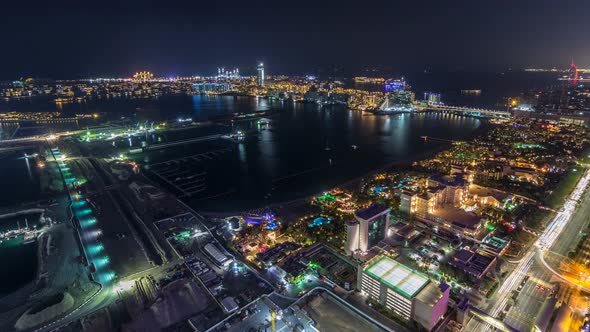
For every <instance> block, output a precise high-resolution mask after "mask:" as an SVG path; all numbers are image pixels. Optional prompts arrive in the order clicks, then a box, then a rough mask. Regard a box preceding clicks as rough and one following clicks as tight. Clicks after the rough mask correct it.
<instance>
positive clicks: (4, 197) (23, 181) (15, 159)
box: [0, 149, 40, 207]
mask: <svg viewBox="0 0 590 332" xmlns="http://www.w3.org/2000/svg"><path fill="white" fill-rule="evenodd" d="M35 152H37V151H36V150H35V149H29V150H20V151H18V152H3V153H0V183H1V184H2V190H0V207H4V206H11V205H15V204H19V203H22V202H27V201H34V200H37V199H39V198H40V184H39V172H38V170H37V168H36V167H37V166H36V162H35V159H34V158H30V159H27V158H24V154H25V153H27V154H32V153H35Z"/></svg>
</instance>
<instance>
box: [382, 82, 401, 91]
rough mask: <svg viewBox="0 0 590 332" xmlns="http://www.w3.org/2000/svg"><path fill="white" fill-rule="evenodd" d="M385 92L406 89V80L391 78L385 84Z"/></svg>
mask: <svg viewBox="0 0 590 332" xmlns="http://www.w3.org/2000/svg"><path fill="white" fill-rule="evenodd" d="M384 88H385V92H393V91H404V90H405V89H406V81H404V80H403V79H401V80H389V81H387V82H385V84H384Z"/></svg>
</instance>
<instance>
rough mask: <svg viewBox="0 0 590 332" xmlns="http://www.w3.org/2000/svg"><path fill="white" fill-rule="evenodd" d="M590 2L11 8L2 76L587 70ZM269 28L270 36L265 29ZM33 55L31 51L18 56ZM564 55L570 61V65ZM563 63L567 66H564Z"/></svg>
mask: <svg viewBox="0 0 590 332" xmlns="http://www.w3.org/2000/svg"><path fill="white" fill-rule="evenodd" d="M580 6H582V7H584V6H585V7H586V9H588V8H587V7H588V6H589V5H588V4H579V3H577V2H574V1H562V2H559V3H555V2H552V1H541V2H535V3H530V2H528V1H519V2H516V3H515V2H508V1H502V2H499V3H498V2H495V3H494V4H491V3H490V4H485V3H484V4H481V3H477V4H476V3H471V2H467V1H460V2H458V3H456V4H454V5H448V4H442V3H439V2H433V1H421V2H418V3H412V4H408V3H400V2H392V3H386V2H380V1H374V2H370V3H367V4H364V5H363V6H362V7H359V6H354V5H351V4H350V3H337V2H324V3H322V4H321V5H317V4H312V3H308V2H299V3H297V4H289V5H281V4H275V3H271V2H264V1H259V2H252V3H247V4H241V3H238V2H232V1H229V2H224V3H223V4H222V5H216V4H199V5H198V6H197V5H196V4H194V3H188V2H184V3H183V2H180V3H173V4H159V3H155V2H150V1H147V2H141V3H134V2H128V3H126V4H124V5H117V6H116V7H114V6H110V5H109V4H108V3H106V4H102V5H98V6H96V5H92V6H91V5H88V4H72V3H67V2H65V3H64V2H59V3H51V4H44V3H33V4H30V3H28V4H27V6H26V8H25V7H23V5H19V4H11V5H10V7H12V9H13V10H5V11H3V14H0V18H1V20H0V26H1V27H2V28H3V30H5V31H11V33H10V34H8V35H6V37H5V41H4V44H5V45H7V46H8V47H7V48H6V49H7V50H9V51H8V52H3V53H2V55H0V60H2V62H1V63H3V64H4V65H3V66H0V78H1V79H13V78H18V77H21V76H23V77H29V76H32V77H48V78H56V79H66V78H81V77H93V76H94V77H96V76H116V77H121V76H126V75H129V74H130V73H133V72H136V71H141V70H150V71H152V72H154V73H159V74H161V76H176V75H181V76H182V75H194V74H200V75H208V74H209V72H211V71H212V70H211V69H212V68H216V67H218V66H222V65H224V64H231V65H232V66H236V67H239V68H243V70H244V73H245V74H247V73H255V72H256V68H255V67H256V65H255V63H257V62H264V63H265V64H268V65H269V73H274V74H287V75H294V74H298V75H305V74H318V73H332V72H335V73H343V74H346V75H348V76H353V75H357V74H361V73H362V72H363V71H366V70H369V71H370V70H373V69H377V70H381V71H387V72H405V71H423V70H449V71H461V70H469V71H499V70H506V69H508V68H515V69H524V68H527V67H534V68H537V67H549V68H551V67H554V66H555V67H558V68H560V67H566V66H567V62H569V59H570V58H574V59H575V60H576V63H577V64H578V65H579V66H581V67H585V66H587V65H588V64H589V63H590V55H589V54H590V52H589V51H590V50H589V49H588V48H589V47H588V46H587V43H585V40H587V39H588V37H589V36H588V31H590V23H587V22H586V21H585V20H583V19H581V18H580V17H579V16H578V15H579V14H578V13H580V12H583V11H584V10H583V9H584V8H580ZM269 27H272V28H269ZM24 49H26V50H27V51H26V52H24V51H22V50H24ZM564 56H565V57H566V58H565V59H564ZM566 61H567V62H566Z"/></svg>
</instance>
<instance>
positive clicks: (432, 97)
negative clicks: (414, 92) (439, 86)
mask: <svg viewBox="0 0 590 332" xmlns="http://www.w3.org/2000/svg"><path fill="white" fill-rule="evenodd" d="M424 100H425V101H427V102H428V104H440V103H441V101H440V93H434V92H424Z"/></svg>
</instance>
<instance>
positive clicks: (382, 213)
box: [349, 203, 390, 251]
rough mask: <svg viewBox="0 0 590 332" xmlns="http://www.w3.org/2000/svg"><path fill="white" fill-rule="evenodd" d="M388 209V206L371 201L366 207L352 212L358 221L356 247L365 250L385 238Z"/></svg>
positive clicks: (387, 225)
mask: <svg viewBox="0 0 590 332" xmlns="http://www.w3.org/2000/svg"><path fill="white" fill-rule="evenodd" d="M389 211H390V209H389V207H387V206H385V205H383V204H376V203H373V204H371V206H369V207H368V208H366V209H362V210H358V211H356V212H355V213H354V216H355V218H356V220H357V221H358V223H359V246H358V249H360V250H361V251H367V250H369V249H370V248H371V247H373V246H375V245H376V244H377V243H379V242H380V241H382V240H385V236H386V235H387V227H389ZM350 249H352V247H351V248H350ZM350 249H349V250H350Z"/></svg>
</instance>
